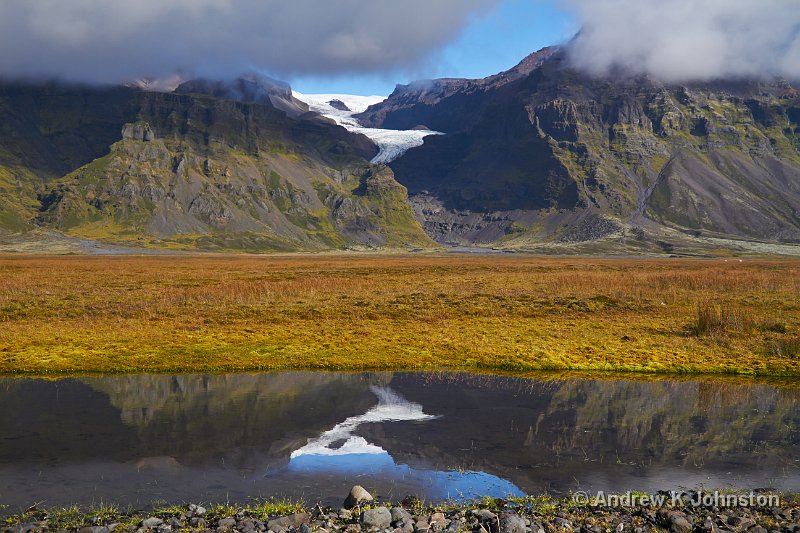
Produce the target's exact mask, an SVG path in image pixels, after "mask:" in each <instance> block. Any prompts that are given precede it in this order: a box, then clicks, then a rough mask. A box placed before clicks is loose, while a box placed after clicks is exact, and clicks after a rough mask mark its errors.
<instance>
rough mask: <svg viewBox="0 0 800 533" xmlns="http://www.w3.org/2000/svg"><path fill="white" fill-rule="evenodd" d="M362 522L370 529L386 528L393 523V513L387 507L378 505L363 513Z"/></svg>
mask: <svg viewBox="0 0 800 533" xmlns="http://www.w3.org/2000/svg"><path fill="white" fill-rule="evenodd" d="M361 524H362V525H363V526H364V527H365V528H369V529H373V528H375V529H386V528H388V527H389V526H390V525H391V524H392V513H391V512H389V509H387V508H386V507H376V508H375V509H370V510H368V511H364V512H363V513H362V514H361Z"/></svg>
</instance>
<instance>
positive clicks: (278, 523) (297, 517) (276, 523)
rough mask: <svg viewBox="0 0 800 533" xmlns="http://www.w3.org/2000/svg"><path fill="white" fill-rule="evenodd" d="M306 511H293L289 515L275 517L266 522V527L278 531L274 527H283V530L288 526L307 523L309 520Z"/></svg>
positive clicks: (296, 526)
mask: <svg viewBox="0 0 800 533" xmlns="http://www.w3.org/2000/svg"><path fill="white" fill-rule="evenodd" d="M309 518H310V517H309V516H308V513H294V514H291V515H289V516H282V517H280V518H275V519H273V520H270V521H269V522H267V529H271V530H272V531H275V533H278V531H277V530H276V529H275V528H276V527H280V528H283V529H284V530H286V529H289V528H299V527H300V526H302V525H303V524H308V521H309Z"/></svg>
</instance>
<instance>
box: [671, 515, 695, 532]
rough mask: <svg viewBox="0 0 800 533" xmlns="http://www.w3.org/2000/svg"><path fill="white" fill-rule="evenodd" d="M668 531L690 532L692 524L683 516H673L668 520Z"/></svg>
mask: <svg viewBox="0 0 800 533" xmlns="http://www.w3.org/2000/svg"><path fill="white" fill-rule="evenodd" d="M669 530H670V531H672V533H686V532H687V531H691V530H692V524H691V523H690V522H689V521H688V520H686V518H684V517H683V516H673V517H672V519H671V520H670V527H669Z"/></svg>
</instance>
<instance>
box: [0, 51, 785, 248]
mask: <svg viewBox="0 0 800 533" xmlns="http://www.w3.org/2000/svg"><path fill="white" fill-rule="evenodd" d="M567 46H568V45H567ZM796 87H797V85H796V84H792V83H790V82H787V81H784V80H769V81H759V80H745V79H741V80H715V81H710V82H705V83H691V84H690V83H687V84H668V83H662V82H659V81H658V80H654V79H651V78H648V77H646V76H640V75H630V74H624V73H619V75H616V74H615V75H614V76H608V77H605V78H597V77H589V76H587V75H585V74H583V73H581V72H579V71H576V70H574V69H572V68H571V66H570V64H569V62H568V60H567V54H566V48H565V47H548V48H544V49H542V50H539V51H538V52H535V53H533V54H531V55H529V56H527V57H526V58H524V59H523V60H522V61H521V62H520V63H519V64H518V65H516V66H514V67H512V68H511V69H509V70H508V71H505V72H501V73H498V74H495V75H493V76H489V77H487V78H483V79H479V80H468V79H456V78H444V79H440V80H424V81H419V82H413V83H411V84H407V85H398V86H397V88H396V89H395V91H394V92H393V93H392V95H390V96H389V97H388V98H387V99H386V100H384V101H383V102H380V103H377V104H374V105H371V106H369V107H368V108H367V109H366V110H365V111H363V112H361V113H359V114H357V115H354V116H355V117H357V118H358V120H359V121H360V123H361V124H362V125H364V126H365V127H380V128H387V129H389V130H395V129H406V130H411V129H431V130H436V131H441V132H444V133H445V135H436V136H430V137H426V138H425V142H424V144H422V145H421V146H419V147H416V148H412V149H410V150H408V151H407V152H405V153H404V155H402V156H401V157H399V158H397V159H395V160H393V161H391V162H389V164H388V165H370V164H369V162H368V161H369V160H370V159H371V158H372V157H374V156H375V154H376V153H377V148H376V146H375V144H374V143H373V142H372V141H370V140H369V139H368V138H366V137H365V136H363V135H360V134H359V133H354V132H349V131H346V130H345V129H344V128H341V127H339V126H337V125H336V124H334V123H333V121H331V120H330V119H328V118H325V117H322V116H321V115H319V114H318V113H315V112H313V111H311V110H310V109H309V106H308V105H307V104H305V103H304V102H302V101H301V100H298V99H297V98H296V97H295V95H294V94H293V93H292V91H291V87H289V86H288V84H284V83H282V82H278V81H276V80H272V79H270V78H265V77H259V76H253V75H250V76H246V77H242V78H240V79H238V80H233V81H230V82H221V81H213V80H193V81H189V82H184V83H183V84H181V85H179V86H178V87H177V88H176V90H175V91H174V92H171V93H167V92H158V91H141V90H138V89H136V88H131V87H127V88H126V87H110V88H89V87H71V88H70V87H61V86H58V85H53V84H50V85H38V86H32V85H20V84H4V85H2V87H0V193H2V194H0V230H3V229H4V230H5V232H6V234H7V233H8V232H20V231H23V232H24V231H26V230H30V229H33V228H40V229H43V230H56V231H62V232H65V233H66V234H68V235H72V236H76V237H79V238H88V239H95V240H99V241H102V242H108V243H123V244H132V245H135V246H145V247H156V248H160V247H167V248H177V249H186V250H197V249H200V250H250V251H266V250H283V251H292V250H325V249H343V248H357V249H360V248H383V247H390V248H391V247H400V248H416V247H422V248H431V247H436V246H437V245H438V246H441V245H444V246H453V245H455V246H483V247H494V248H501V249H506V250H512V251H513V250H517V251H546V252H554V253H575V252H578V253H597V252H600V253H623V254H628V253H633V254H639V253H690V254H694V253H700V254H707V253H709V250H712V251H713V250H714V249H718V248H726V247H727V248H729V249H734V250H736V249H737V247H739V245H738V244H736V243H737V242H738V243H744V244H747V243H756V244H757V243H765V244H764V246H761V247H760V248H759V246H760V245H759V246H755V244H753V245H752V246H751V245H750V244H747V246H745V245H744V244H742V246H744V248H742V249H747V248H748V246H749V248H750V249H753V250H755V249H756V248H758V249H760V250H764V249H768V247H769V245H770V244H773V245H775V246H776V247H777V246H779V245H780V244H781V243H782V244H785V245H787V246H789V248H786V247H783V248H781V251H782V252H785V251H786V250H789V251H790V252H791V253H794V252H792V251H791V250H793V248H791V246H790V245H793V244H798V243H800V92H798V90H797V88H796ZM434 241H435V243H436V244H435V243H434ZM765 246H766V247H767V248H765ZM775 249H776V250H777V249H778V248H775Z"/></svg>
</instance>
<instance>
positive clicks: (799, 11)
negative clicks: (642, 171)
mask: <svg viewBox="0 0 800 533" xmlns="http://www.w3.org/2000/svg"><path fill="white" fill-rule="evenodd" d="M799 2H800V0H335V1H331V0H291V1H289V2H287V1H286V0H0V77H1V78H5V79H20V78H22V79H48V80H54V79H55V80H63V81H70V82H83V83H101V84H113V83H124V82H128V81H133V80H138V79H141V78H155V79H160V80H165V79H174V78H175V76H176V73H177V74H178V75H180V76H181V77H183V78H186V79H189V78H197V77H205V78H213V79H233V78H235V77H236V76H238V75H240V74H243V73H251V72H257V73H262V74H266V75H269V76H272V77H274V78H277V79H280V80H285V81H288V82H290V83H291V84H292V85H293V87H294V88H295V89H297V90H299V91H301V92H305V93H320V92H324V93H336V92H340V93H350V94H361V95H370V94H378V95H386V94H388V93H389V92H391V91H392V89H393V88H394V86H395V85H396V84H398V83H408V82H410V81H413V80H416V79H425V78H434V77H484V76H488V75H491V74H495V73H497V72H500V71H502V70H506V69H508V68H510V67H512V66H514V65H515V64H516V63H518V62H519V61H520V60H521V59H522V58H524V57H525V56H526V55H528V54H530V53H531V52H534V51H536V50H538V49H540V48H542V47H544V46H547V45H553V44H561V43H566V42H569V43H570V45H569V48H568V50H567V53H568V58H569V61H570V63H571V65H572V66H573V67H574V68H577V69H581V70H583V71H585V72H586V73H587V74H591V75H597V76H603V75H608V74H610V73H613V74H614V75H617V74H618V73H619V72H621V71H623V72H629V73H646V74H649V75H651V76H653V77H656V78H660V79H664V80H666V81H671V82H675V81H690V80H708V79H713V78H719V77H731V76H740V77H747V76H749V77H753V76H758V77H769V76H776V75H777V76H783V77H787V78H789V79H792V80H800V3H799ZM576 35H577V37H575V36H576ZM573 37H575V38H574V39H573Z"/></svg>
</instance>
